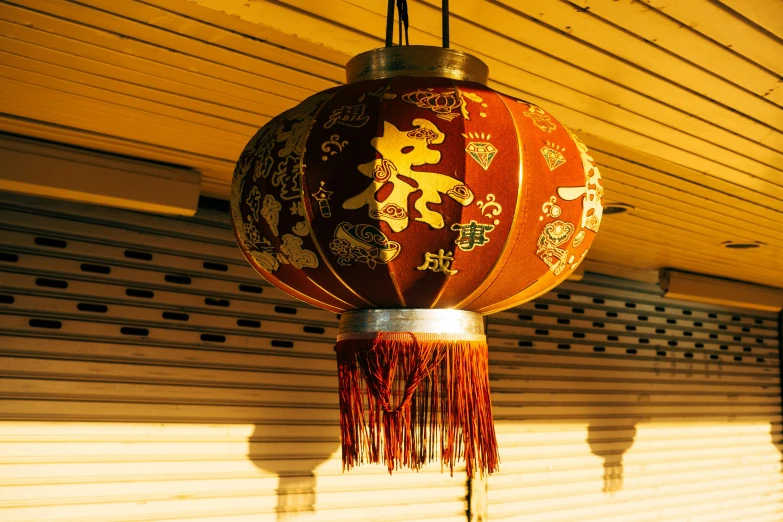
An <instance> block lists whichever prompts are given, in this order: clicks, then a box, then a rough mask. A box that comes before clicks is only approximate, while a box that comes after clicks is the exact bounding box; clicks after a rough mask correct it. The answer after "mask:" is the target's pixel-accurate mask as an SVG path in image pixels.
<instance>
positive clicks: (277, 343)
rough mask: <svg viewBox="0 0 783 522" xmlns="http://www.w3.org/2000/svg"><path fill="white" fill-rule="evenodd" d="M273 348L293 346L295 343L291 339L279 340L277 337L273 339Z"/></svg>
mask: <svg viewBox="0 0 783 522" xmlns="http://www.w3.org/2000/svg"><path fill="white" fill-rule="evenodd" d="M272 347H273V348H293V347H294V343H292V342H291V341H278V340H277V339H275V340H273V341H272Z"/></svg>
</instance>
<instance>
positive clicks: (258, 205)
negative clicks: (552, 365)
mask: <svg viewBox="0 0 783 522" xmlns="http://www.w3.org/2000/svg"><path fill="white" fill-rule="evenodd" d="M602 194H603V189H602V187H601V176H600V174H599V171H598V168H597V167H596V166H595V163H594V162H593V160H592V158H591V157H590V155H589V153H588V151H587V148H586V147H585V146H584V144H583V143H581V141H579V139H578V138H577V137H576V136H574V135H573V134H572V133H571V132H570V131H569V130H568V129H566V128H565V127H564V126H563V125H561V124H560V123H559V122H558V121H557V120H556V119H555V118H554V117H553V116H551V115H550V114H548V113H546V112H545V111H544V110H542V109H541V108H539V107H537V106H535V105H533V104H529V103H527V102H523V101H520V100H516V99H514V98H511V97H508V96H505V95H502V94H499V93H497V92H495V91H493V90H492V89H490V88H488V87H486V86H484V85H482V84H479V83H471V82H464V81H456V80H451V79H446V78H423V77H405V76H403V77H394V78H387V79H380V80H368V81H359V82H355V83H351V84H348V85H344V86H341V87H337V88H334V89H330V90H328V91H325V92H322V93H319V94H316V95H314V96H312V97H310V98H308V99H307V100H305V101H303V102H302V103H301V104H299V105H298V106H297V107H295V108H293V109H291V110H289V111H286V112H284V113H283V114H281V115H279V116H277V117H275V118H273V119H272V120H271V121H269V123H267V124H266V125H264V127H262V128H261V129H260V130H259V131H258V133H257V134H256V135H255V136H254V137H253V138H252V139H251V140H250V142H249V143H248V145H247V147H246V148H245V150H244V151H243V153H242V155H241V157H240V159H239V161H238V163H237V167H236V171H235V174H234V179H233V187H232V201H231V208H232V220H233V227H234V231H235V234H236V237H237V241H238V243H239V245H240V248H241V249H242V252H243V254H244V255H245V257H246V258H247V259H248V261H249V262H250V263H251V264H252V265H253V266H254V267H255V269H256V270H257V271H258V272H259V273H260V274H261V275H263V276H264V277H265V278H266V279H267V280H268V281H269V282H270V283H272V284H273V285H275V286H277V287H278V288H280V289H282V290H284V291H286V292H288V293H289V294H291V295H293V296H295V297H297V298H299V299H301V300H303V301H306V302H308V303H310V304H312V305H314V306H317V307H321V308H324V309H327V310H331V311H335V312H341V311H345V310H352V309H366V308H450V309H462V310H469V311H476V312H480V313H491V312H495V311H498V310H501V309H505V308H509V307H512V306H515V305H518V304H520V303H522V302H525V301H528V300H530V299H533V298H535V297H536V296H538V295H540V294H542V293H544V292H546V291H548V290H549V289H551V288H552V287H553V286H555V285H557V284H558V283H559V282H560V281H562V280H563V279H565V278H566V277H567V276H568V275H569V274H570V273H571V271H572V270H573V269H574V268H575V267H576V266H577V265H578V264H579V262H580V261H581V260H582V259H583V258H584V256H585V254H586V253H587V250H588V248H589V247H590V244H591V242H592V240H593V237H594V235H595V233H596V231H597V229H598V225H599V224H600V220H601V209H602V207H601V197H602Z"/></svg>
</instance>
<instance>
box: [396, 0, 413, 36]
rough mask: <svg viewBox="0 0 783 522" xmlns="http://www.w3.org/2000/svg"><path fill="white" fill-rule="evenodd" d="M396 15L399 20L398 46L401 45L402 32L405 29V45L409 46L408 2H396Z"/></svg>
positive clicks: (406, 0)
mask: <svg viewBox="0 0 783 522" xmlns="http://www.w3.org/2000/svg"><path fill="white" fill-rule="evenodd" d="M397 15H398V16H399V18H400V24H399V27H400V45H402V32H403V27H404V28H405V45H410V44H409V42H408V0H397Z"/></svg>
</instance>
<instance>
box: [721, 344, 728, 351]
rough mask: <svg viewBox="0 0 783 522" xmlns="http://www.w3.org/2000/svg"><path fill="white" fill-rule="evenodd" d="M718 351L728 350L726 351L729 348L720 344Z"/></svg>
mask: <svg viewBox="0 0 783 522" xmlns="http://www.w3.org/2000/svg"><path fill="white" fill-rule="evenodd" d="M720 349H721V350H728V349H729V346H728V345H727V344H721V345H720Z"/></svg>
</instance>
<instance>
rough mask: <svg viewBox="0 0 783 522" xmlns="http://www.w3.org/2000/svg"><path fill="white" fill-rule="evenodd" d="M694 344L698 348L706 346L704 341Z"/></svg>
mask: <svg viewBox="0 0 783 522" xmlns="http://www.w3.org/2000/svg"><path fill="white" fill-rule="evenodd" d="M693 346H695V347H696V348H704V345H703V344H702V343H696V344H694V345H693Z"/></svg>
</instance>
